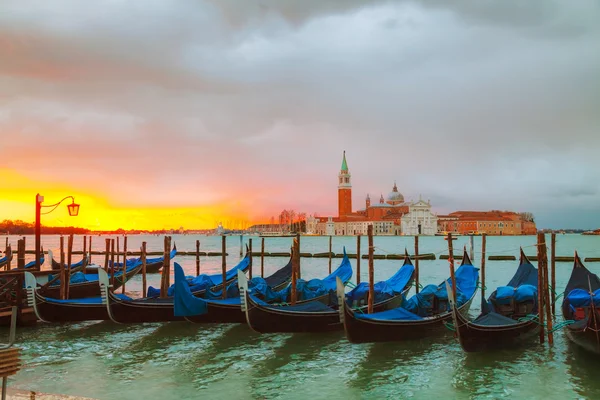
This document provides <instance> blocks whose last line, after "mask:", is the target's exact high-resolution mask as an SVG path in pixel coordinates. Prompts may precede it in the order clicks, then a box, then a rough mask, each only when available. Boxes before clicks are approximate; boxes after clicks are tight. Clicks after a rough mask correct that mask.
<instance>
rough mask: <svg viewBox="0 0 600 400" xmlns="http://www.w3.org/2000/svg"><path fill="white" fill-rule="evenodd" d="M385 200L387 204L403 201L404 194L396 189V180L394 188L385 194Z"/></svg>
mask: <svg viewBox="0 0 600 400" xmlns="http://www.w3.org/2000/svg"><path fill="white" fill-rule="evenodd" d="M387 202H388V203H389V204H398V203H404V196H402V193H400V192H399V191H398V187H397V186H396V182H394V188H393V189H392V191H391V192H390V193H389V194H388V195H387Z"/></svg>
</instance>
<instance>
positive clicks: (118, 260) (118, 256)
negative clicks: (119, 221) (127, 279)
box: [113, 236, 121, 268]
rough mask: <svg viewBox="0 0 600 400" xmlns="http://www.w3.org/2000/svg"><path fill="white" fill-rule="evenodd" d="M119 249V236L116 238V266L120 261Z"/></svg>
mask: <svg viewBox="0 0 600 400" xmlns="http://www.w3.org/2000/svg"><path fill="white" fill-rule="evenodd" d="M120 247H121V246H119V236H117V264H118V263H120V262H121V261H120V260H121V251H120ZM113 268H115V265H114V264H113Z"/></svg>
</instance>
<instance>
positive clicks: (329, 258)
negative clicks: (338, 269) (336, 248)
mask: <svg viewBox="0 0 600 400" xmlns="http://www.w3.org/2000/svg"><path fill="white" fill-rule="evenodd" d="M329 273H330V274H331V235H329Z"/></svg>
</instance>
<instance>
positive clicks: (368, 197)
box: [367, 193, 371, 201]
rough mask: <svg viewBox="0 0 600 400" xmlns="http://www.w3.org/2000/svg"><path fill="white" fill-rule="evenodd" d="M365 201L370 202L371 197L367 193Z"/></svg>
mask: <svg viewBox="0 0 600 400" xmlns="http://www.w3.org/2000/svg"><path fill="white" fill-rule="evenodd" d="M367 200H368V201H371V196H369V193H367Z"/></svg>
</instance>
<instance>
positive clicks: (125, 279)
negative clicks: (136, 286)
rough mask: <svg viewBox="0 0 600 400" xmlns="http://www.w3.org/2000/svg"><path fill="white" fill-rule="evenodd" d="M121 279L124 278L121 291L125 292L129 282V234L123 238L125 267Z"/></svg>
mask: <svg viewBox="0 0 600 400" xmlns="http://www.w3.org/2000/svg"><path fill="white" fill-rule="evenodd" d="M121 279H122V280H123V286H122V287H121V293H123V294H125V283H126V282H127V236H125V237H124V238H123V268H121Z"/></svg>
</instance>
